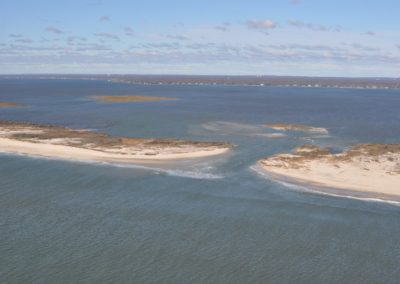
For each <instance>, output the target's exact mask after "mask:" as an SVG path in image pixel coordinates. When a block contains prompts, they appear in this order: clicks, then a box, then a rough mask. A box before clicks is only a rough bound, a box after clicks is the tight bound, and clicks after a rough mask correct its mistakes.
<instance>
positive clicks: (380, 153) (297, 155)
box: [258, 144, 400, 198]
mask: <svg viewBox="0 0 400 284" xmlns="http://www.w3.org/2000/svg"><path fill="white" fill-rule="evenodd" d="M258 164H259V165H260V166H261V168H262V169H263V170H265V171H266V172H267V173H270V174H272V175H273V176H275V177H278V178H289V179H291V180H298V181H299V182H302V183H309V184H312V185H317V186H323V187H330V188H336V189H344V190H350V191H359V192H364V193H370V194H375V195H390V196H396V198H397V197H400V144H358V145H354V146H352V147H351V148H349V149H348V150H346V151H343V152H342V153H338V154H332V153H331V152H330V151H329V150H328V149H326V148H320V147H317V146H313V145H303V146H300V147H298V148H296V149H295V150H294V151H293V152H292V153H290V154H277V155H274V156H271V157H267V158H265V159H263V160H261V161H259V162H258Z"/></svg>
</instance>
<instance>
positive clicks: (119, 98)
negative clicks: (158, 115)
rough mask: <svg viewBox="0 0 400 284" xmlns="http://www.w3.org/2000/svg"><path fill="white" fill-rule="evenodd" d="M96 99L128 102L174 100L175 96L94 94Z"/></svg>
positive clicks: (109, 101) (108, 101)
mask: <svg viewBox="0 0 400 284" xmlns="http://www.w3.org/2000/svg"><path fill="white" fill-rule="evenodd" d="M93 98H94V99H95V100H96V101H99V102H103V103H129V102H146V101H174V100H177V98H168V97H153V96H94V97H93Z"/></svg>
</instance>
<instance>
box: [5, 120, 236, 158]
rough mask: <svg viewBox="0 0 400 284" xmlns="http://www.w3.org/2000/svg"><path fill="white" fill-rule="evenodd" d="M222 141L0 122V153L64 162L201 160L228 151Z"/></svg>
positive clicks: (227, 146) (227, 147)
mask: <svg viewBox="0 0 400 284" xmlns="http://www.w3.org/2000/svg"><path fill="white" fill-rule="evenodd" d="M231 148H232V145H231V144H229V143H226V142H202V141H185V140H177V139H146V138H132V137H112V136H108V135H106V134H102V133H98V132H93V131H87V130H74V129H69V128H64V127H58V126H52V125H48V126H46V125H36V124H31V123H18V122H10V121H0V152H3V153H9V154H13V153H14V154H20V155H21V154H22V155H27V156H35V157H46V158H57V159H63V160H65V159H67V160H80V161H94V162H119V163H146V162H153V163H154V162H166V161H173V160H181V161H182V160H185V159H194V158H203V157H204V158H205V157H210V156H216V155H221V154H224V153H226V152H228V151H229V150H230V149H231Z"/></svg>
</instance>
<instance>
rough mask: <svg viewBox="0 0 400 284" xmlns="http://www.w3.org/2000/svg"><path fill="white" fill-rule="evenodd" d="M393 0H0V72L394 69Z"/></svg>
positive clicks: (347, 73)
mask: <svg viewBox="0 0 400 284" xmlns="http://www.w3.org/2000/svg"><path fill="white" fill-rule="evenodd" d="M399 14H400V1H398V0H279V1H278V0H196V1H194V0H142V1H137V0H131V1H128V0H125V1H124V0H68V1H63V0H58V1H55V0H36V1H33V0H1V1H0V74H34V73H59V74H200V75H295V76H340V77H368V76H372V77H400V16H399Z"/></svg>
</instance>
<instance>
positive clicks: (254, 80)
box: [0, 74, 400, 89]
mask: <svg viewBox="0 0 400 284" xmlns="http://www.w3.org/2000/svg"><path fill="white" fill-rule="evenodd" d="M0 78H2V79H54V80H69V79H71V80H93V81H95V80H96V81H107V82H113V83H127V84H138V85H184V86H193V85H194V86H196V85H206V86H209V85H222V86H258V87H298V88H344V89H400V78H376V77H360V78H356V77H348V78H346V77H343V78H341V77H300V76H227V75H226V76H225V75H217V76H211V75H122V74H115V75H105V74H97V75H96V74H80V75H79V74H77V75H74V74H65V75H63V74H37V75H36V74H31V75H29V74H24V75H0Z"/></svg>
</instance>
